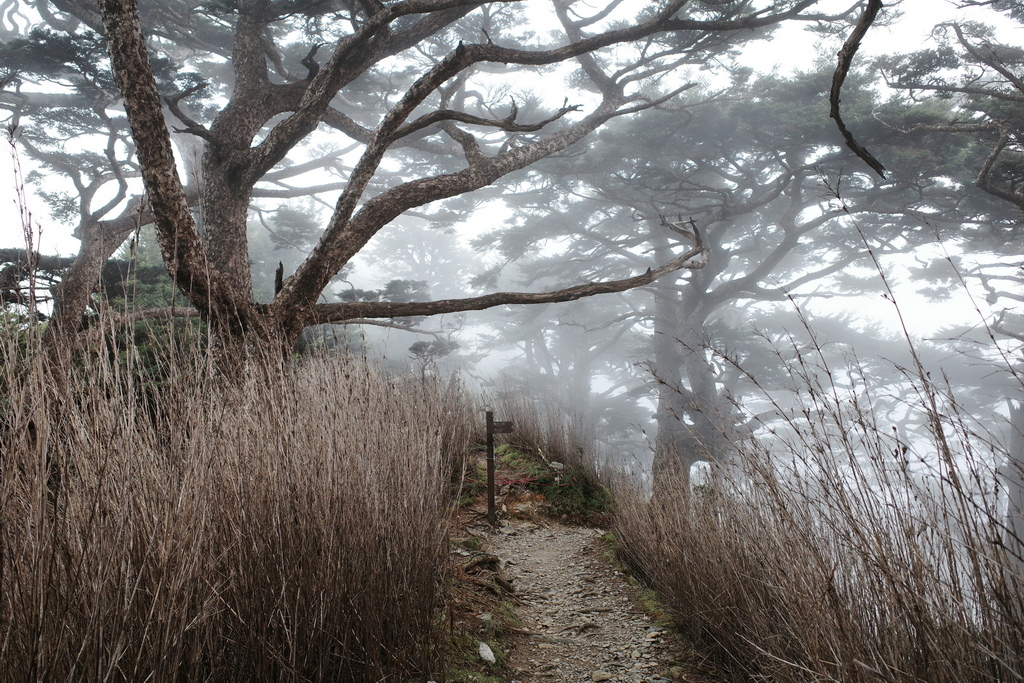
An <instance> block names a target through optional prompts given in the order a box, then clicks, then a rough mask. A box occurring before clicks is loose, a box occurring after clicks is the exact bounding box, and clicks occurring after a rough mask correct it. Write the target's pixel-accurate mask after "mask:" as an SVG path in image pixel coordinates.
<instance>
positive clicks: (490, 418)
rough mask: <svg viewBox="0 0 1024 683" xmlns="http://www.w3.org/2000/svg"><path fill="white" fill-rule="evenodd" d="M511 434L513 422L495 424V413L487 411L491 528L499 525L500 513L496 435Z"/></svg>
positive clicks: (489, 519)
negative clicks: (496, 499)
mask: <svg viewBox="0 0 1024 683" xmlns="http://www.w3.org/2000/svg"><path fill="white" fill-rule="evenodd" d="M511 432H512V423H511V422H495V421H494V411H493V410H488V411H487V521H488V522H489V523H490V525H491V526H494V525H495V524H497V523H498V512H497V510H495V509H494V507H495V506H494V435H495V434H510V433H511Z"/></svg>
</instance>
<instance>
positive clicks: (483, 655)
mask: <svg viewBox="0 0 1024 683" xmlns="http://www.w3.org/2000/svg"><path fill="white" fill-rule="evenodd" d="M480 659H482V660H484V661H485V662H487V663H488V664H494V663H495V662H497V661H498V660H497V659H495V657H494V650H492V649H491V646H490V645H488V644H487V643H485V642H483V641H480Z"/></svg>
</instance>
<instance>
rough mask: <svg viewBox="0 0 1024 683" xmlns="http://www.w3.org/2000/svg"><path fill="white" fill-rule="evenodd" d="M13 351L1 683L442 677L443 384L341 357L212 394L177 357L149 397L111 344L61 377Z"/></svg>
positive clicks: (253, 373)
mask: <svg viewBox="0 0 1024 683" xmlns="http://www.w3.org/2000/svg"><path fill="white" fill-rule="evenodd" d="M25 335H28V336H29V337H31V335H32V332H31V329H25V328H17V329H15V328H13V327H12V328H10V329H7V330H5V331H4V333H3V334H0V340H2V342H3V348H2V349H0V354H2V355H3V365H2V369H0V374H2V378H0V382H2V383H3V385H4V387H5V389H6V395H5V396H4V400H3V401H2V402H0V411H2V412H0V418H2V419H0V429H2V432H0V477H2V479H0V681H25V680H67V681H93V680H95V681H98V680H104V681H144V680H147V681H198V680H210V681H401V680H409V679H410V678H412V677H413V676H417V675H419V674H426V673H428V672H430V671H432V670H433V669H434V668H435V666H437V665H438V663H437V662H436V654H435V649H434V648H433V646H432V644H431V643H432V635H433V633H434V630H435V627H436V626H437V624H436V615H437V614H438V607H439V604H440V602H441V601H443V599H444V593H443V583H442V582H441V581H440V578H441V574H442V571H443V566H444V562H445V558H446V545H445V534H446V529H445V522H444V519H445V509H446V505H447V501H446V499H445V497H444V496H445V490H446V485H447V484H448V479H449V477H450V474H451V472H453V471H456V470H458V469H459V467H457V466H455V465H454V464H453V463H452V462H451V458H452V457H454V455H455V454H457V453H458V452H459V450H460V446H459V445H458V443H456V442H457V441H458V439H459V438H462V437H460V436H459V435H460V434H463V432H464V431H465V430H464V428H463V427H461V426H459V425H455V424H453V422H452V421H453V420H455V419H461V415H463V414H464V413H465V408H464V406H463V405H462V399H461V392H460V391H459V390H458V387H457V386H444V385H437V384H424V383H420V382H410V381H405V380H400V379H394V378H389V377H386V376H384V375H383V374H382V373H380V372H377V371H375V370H374V369H373V368H372V367H369V366H368V365H367V364H365V363H362V362H358V361H353V360H349V359H346V358H342V357H337V356H335V357H326V356H324V357H313V358H307V359H304V360H302V361H301V362H298V363H294V364H281V363H276V364H275V363H262V364H260V363H253V364H250V366H249V367H247V368H245V369H244V371H242V372H241V373H240V374H239V375H237V376H235V377H233V378H232V379H230V380H225V379H224V378H222V377H220V376H219V375H218V374H217V372H216V371H215V370H214V368H213V367H212V365H211V363H210V361H209V358H207V357H204V356H200V355H196V354H190V353H189V352H177V353H173V354H168V355H165V356H162V357H161V358H160V360H159V368H158V371H157V372H155V373H154V372H152V370H153V369H152V368H149V370H150V372H149V374H148V375H147V376H149V377H153V376H157V377H159V379H158V380H147V381H146V382H143V381H142V380H141V379H140V376H141V375H140V372H138V370H139V368H137V367H135V366H134V361H133V352H132V349H131V348H130V347H129V348H125V349H121V350H114V351H111V349H110V348H109V345H110V344H111V343H112V342H111V339H109V338H108V339H106V340H105V341H104V342H103V343H104V344H107V346H106V347H100V348H97V349H96V350H95V351H94V353H93V354H92V355H86V356H83V357H82V358H84V360H79V361H78V363H77V365H76V366H75V367H69V368H60V369H59V372H56V373H55V372H54V369H53V368H46V367H45V363H44V360H43V358H42V355H41V354H40V353H38V350H33V349H34V347H33V343H34V342H31V340H30V342H29V343H28V345H27V347H26V345H25V344H24V343H18V342H16V341H15V340H16V339H19V338H20V339H22V340H24V338H25ZM129 338H130V335H129ZM26 348H28V352H27V353H26V351H25V349H26ZM111 358H113V359H114V360H111ZM54 376H62V377H63V378H64V380H63V381H64V382H65V383H64V384H62V385H61V386H56V385H55V384H54V382H53V379H52V378H53V377H54Z"/></svg>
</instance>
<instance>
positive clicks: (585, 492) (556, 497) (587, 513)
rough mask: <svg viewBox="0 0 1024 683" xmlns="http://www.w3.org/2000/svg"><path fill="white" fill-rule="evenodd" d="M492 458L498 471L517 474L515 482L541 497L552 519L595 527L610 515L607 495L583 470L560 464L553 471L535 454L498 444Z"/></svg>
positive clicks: (606, 490)
mask: <svg viewBox="0 0 1024 683" xmlns="http://www.w3.org/2000/svg"><path fill="white" fill-rule="evenodd" d="M494 456H495V458H500V460H501V464H502V467H504V468H506V469H510V470H514V471H515V472H517V473H521V474H522V476H521V477H517V478H516V481H517V482H518V483H521V484H522V485H523V486H525V487H526V488H527V489H528V490H530V491H534V492H536V493H540V494H543V495H544V497H545V498H546V499H547V502H548V503H549V507H548V512H549V514H551V515H552V516H554V517H560V516H568V517H570V518H572V519H573V520H576V521H580V522H590V523H596V522H600V521H601V520H602V519H603V517H604V516H605V515H606V514H608V513H609V512H611V510H612V506H613V504H614V500H613V498H612V495H611V492H610V491H609V490H608V489H607V488H606V487H605V486H603V485H602V484H601V483H600V482H599V481H597V479H596V478H595V477H594V476H593V475H592V474H591V473H590V472H589V471H587V470H586V469H585V468H584V467H582V466H579V465H574V464H571V463H570V464H563V467H564V469H561V470H559V469H557V468H556V467H552V465H551V464H549V463H548V462H545V461H544V459H543V458H541V457H540V455H539V454H535V453H530V452H527V451H524V450H520V449H518V448H516V447H515V446H511V445H508V444H502V445H501V446H498V447H497V448H495V451H494Z"/></svg>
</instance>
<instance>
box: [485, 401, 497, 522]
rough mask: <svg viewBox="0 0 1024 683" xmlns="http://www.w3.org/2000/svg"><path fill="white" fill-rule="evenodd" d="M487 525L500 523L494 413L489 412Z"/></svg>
mask: <svg viewBox="0 0 1024 683" xmlns="http://www.w3.org/2000/svg"><path fill="white" fill-rule="evenodd" d="M487 523H488V524H490V525H491V526H494V525H495V524H497V523H498V513H497V511H496V510H495V509H494V411H493V410H488V411H487Z"/></svg>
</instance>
